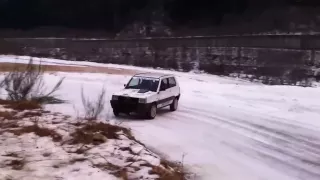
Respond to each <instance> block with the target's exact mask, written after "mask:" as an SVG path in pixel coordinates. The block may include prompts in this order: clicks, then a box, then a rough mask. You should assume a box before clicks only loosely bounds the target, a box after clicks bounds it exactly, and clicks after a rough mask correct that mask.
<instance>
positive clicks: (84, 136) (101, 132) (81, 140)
mask: <svg viewBox="0 0 320 180" xmlns="http://www.w3.org/2000/svg"><path fill="white" fill-rule="evenodd" d="M120 131H122V132H123V133H124V134H125V135H126V136H128V137H132V135H131V132H130V130H129V129H126V128H124V127H120V126H116V125H111V124H105V123H87V124H84V125H83V126H80V128H78V129H77V130H76V131H75V132H74V133H72V134H71V136H72V137H73V139H72V141H71V144H101V143H104V141H103V140H102V138H103V137H105V138H106V139H119V134H118V133H119V132H120Z"/></svg>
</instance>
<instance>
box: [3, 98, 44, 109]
mask: <svg viewBox="0 0 320 180" xmlns="http://www.w3.org/2000/svg"><path fill="white" fill-rule="evenodd" d="M0 104H1V105H4V106H5V108H10V109H14V110H18V111H24V110H34V109H41V108H42V106H41V104H40V103H38V102H35V101H10V100H2V99H0Z"/></svg>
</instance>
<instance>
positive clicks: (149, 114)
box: [147, 104, 157, 119]
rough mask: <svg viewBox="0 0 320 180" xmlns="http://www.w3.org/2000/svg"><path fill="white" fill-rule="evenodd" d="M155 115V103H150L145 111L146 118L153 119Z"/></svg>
mask: <svg viewBox="0 0 320 180" xmlns="http://www.w3.org/2000/svg"><path fill="white" fill-rule="evenodd" d="M156 116H157V105H156V104H152V105H151V106H150V108H149V110H148V112H147V118H148V119H154V118H155V117H156Z"/></svg>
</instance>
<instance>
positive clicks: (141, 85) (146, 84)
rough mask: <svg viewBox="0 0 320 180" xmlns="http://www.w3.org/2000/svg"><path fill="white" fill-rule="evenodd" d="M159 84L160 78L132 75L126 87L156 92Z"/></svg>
mask: <svg viewBox="0 0 320 180" xmlns="http://www.w3.org/2000/svg"><path fill="white" fill-rule="evenodd" d="M158 85H159V79H155V78H146V77H132V78H131V80H130V81H129V83H128V84H127V86H126V89H143V90H147V91H153V92H156V91H157V89H158Z"/></svg>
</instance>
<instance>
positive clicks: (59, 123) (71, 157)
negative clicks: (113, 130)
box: [0, 106, 160, 180]
mask: <svg viewBox="0 0 320 180" xmlns="http://www.w3.org/2000/svg"><path fill="white" fill-rule="evenodd" d="M8 110H10V109H7V108H5V107H3V106H0V111H1V112H4V111H8ZM27 112H30V111H24V112H20V113H18V114H17V115H16V116H15V117H17V118H16V119H13V120H9V122H10V123H16V124H18V125H19V127H18V128H22V127H26V126H32V125H34V124H35V122H34V121H33V119H34V118H35V117H25V116H24V114H25V113H27ZM33 112H41V110H37V111H33ZM0 120H1V121H4V123H6V122H7V123H9V122H8V120H4V119H2V117H1V118H0ZM25 122H27V124H26V123H25ZM72 122H73V123H75V122H77V120H75V119H73V118H71V117H68V116H65V115H62V114H56V113H46V114H44V115H42V116H41V117H38V118H37V122H36V123H37V125H38V127H40V128H48V129H52V130H55V131H56V132H57V133H59V134H60V135H62V136H63V137H62V143H61V142H54V141H53V140H52V138H51V137H39V136H37V135H36V134H35V133H33V132H32V133H25V134H22V135H19V136H17V135H15V134H14V133H12V132H11V131H8V130H7V129H4V128H2V129H0V140H1V142H0V168H1V171H0V179H19V180H20V179H23V180H40V179H41V180H55V179H68V180H75V179H77V180H89V179H108V180H117V179H119V178H117V177H115V176H114V175H112V172H116V171H118V169H117V168H115V169H103V168H102V167H103V166H107V165H108V164H109V163H112V164H113V166H117V167H120V168H121V167H126V168H127V170H128V178H129V179H137V178H142V179H150V180H151V179H157V178H158V175H156V174H150V172H149V171H150V170H151V169H152V167H151V165H153V166H156V167H158V166H160V157H159V156H158V155H156V154H155V153H152V152H150V150H148V149H147V148H146V147H145V146H144V145H141V144H140V143H138V142H136V141H134V140H130V139H128V138H127V137H126V136H122V138H120V139H106V142H105V143H102V144H99V145H90V144H89V145H85V146H83V145H82V144H78V145H77V144H70V143H67V142H68V140H70V138H71V137H70V133H72V132H74V131H75V129H76V128H77V127H76V126H75V125H72V124H70V123H72ZM1 125H3V124H1ZM2 127H4V126H2ZM10 130H14V128H13V129H12V128H11V129H10ZM81 148H86V149H87V150H86V151H85V152H84V153H75V152H76V150H79V149H81ZM122 148H124V149H122ZM127 149H132V152H133V153H134V154H132V153H131V152H129V151H128V150H127ZM132 159H133V160H132ZM129 160H130V161H129ZM12 161H20V162H24V166H23V167H21V168H19V169H18V168H17V167H16V168H12V167H11V165H10V163H11V162H12ZM131 161H133V162H131ZM143 164H144V165H143ZM146 164H150V166H148V165H147V166H146ZM99 165H103V166H101V168H99Z"/></svg>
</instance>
